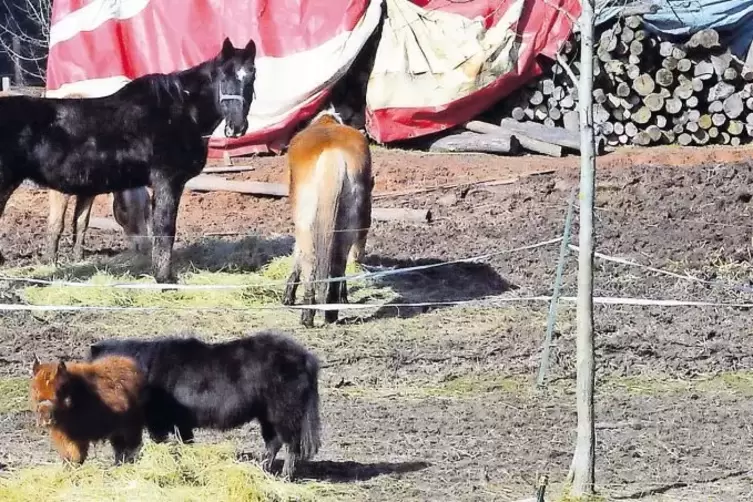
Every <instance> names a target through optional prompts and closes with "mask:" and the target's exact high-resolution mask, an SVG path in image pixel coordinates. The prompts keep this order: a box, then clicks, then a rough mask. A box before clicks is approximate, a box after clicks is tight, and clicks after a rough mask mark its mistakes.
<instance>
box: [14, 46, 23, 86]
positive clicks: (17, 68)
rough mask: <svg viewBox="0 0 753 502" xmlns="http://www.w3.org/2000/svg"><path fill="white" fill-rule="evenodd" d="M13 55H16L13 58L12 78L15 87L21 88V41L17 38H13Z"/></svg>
mask: <svg viewBox="0 0 753 502" xmlns="http://www.w3.org/2000/svg"><path fill="white" fill-rule="evenodd" d="M13 53H14V54H15V55H16V56H15V57H14V58H13V78H14V80H15V83H16V86H18V87H21V86H23V85H24V75H23V70H22V68H21V64H22V61H21V57H20V56H21V39H20V38H18V37H17V36H14V37H13Z"/></svg>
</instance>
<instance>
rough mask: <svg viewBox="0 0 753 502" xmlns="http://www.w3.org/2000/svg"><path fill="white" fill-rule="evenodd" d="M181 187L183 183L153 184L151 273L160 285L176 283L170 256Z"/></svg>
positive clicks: (173, 241) (164, 182) (161, 181)
mask: <svg viewBox="0 0 753 502" xmlns="http://www.w3.org/2000/svg"><path fill="white" fill-rule="evenodd" d="M183 185H184V184H183V183H175V182H173V183H170V182H169V181H163V180H158V181H157V182H154V196H153V202H152V204H153V206H154V212H153V216H152V228H153V229H154V230H153V231H154V246H153V247H152V273H153V274H154V278H155V279H156V281H157V282H158V283H161V284H166V283H169V284H173V283H175V282H177V278H176V277H175V275H174V274H173V271H172V255H173V244H174V243H175V221H176V219H177V217H178V206H179V204H180V195H181V193H182V192H183Z"/></svg>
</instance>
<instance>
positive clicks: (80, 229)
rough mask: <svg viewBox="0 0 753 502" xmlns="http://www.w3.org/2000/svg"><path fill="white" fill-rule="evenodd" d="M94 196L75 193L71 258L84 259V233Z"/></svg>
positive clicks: (75, 259)
mask: <svg viewBox="0 0 753 502" xmlns="http://www.w3.org/2000/svg"><path fill="white" fill-rule="evenodd" d="M93 202H94V196H89V195H77V196H76V207H75V209H74V210H73V234H74V240H73V260H74V261H81V260H83V259H84V234H85V233H86V229H87V228H89V216H91V212H92V203H93Z"/></svg>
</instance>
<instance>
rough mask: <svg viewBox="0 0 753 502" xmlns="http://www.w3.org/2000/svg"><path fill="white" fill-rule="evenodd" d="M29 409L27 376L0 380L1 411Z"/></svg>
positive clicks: (9, 411) (13, 411)
mask: <svg viewBox="0 0 753 502" xmlns="http://www.w3.org/2000/svg"><path fill="white" fill-rule="evenodd" d="M28 409H29V380H28V379H26V378H4V379H2V380H0V413H15V412H19V411H26V410H28ZM0 500H2V499H0Z"/></svg>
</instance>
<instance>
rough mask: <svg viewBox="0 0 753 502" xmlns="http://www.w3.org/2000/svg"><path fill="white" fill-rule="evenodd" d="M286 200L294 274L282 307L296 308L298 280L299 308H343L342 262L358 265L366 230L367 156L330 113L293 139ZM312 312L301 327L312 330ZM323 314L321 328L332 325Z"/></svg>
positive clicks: (363, 144) (357, 137) (360, 139)
mask: <svg viewBox="0 0 753 502" xmlns="http://www.w3.org/2000/svg"><path fill="white" fill-rule="evenodd" d="M288 165H289V168H290V200H291V203H292V206H293V219H294V221H295V251H294V263H293V270H292V273H291V274H290V277H289V278H288V281H287V287H286V288H285V294H284V296H283V303H284V304H285V305H292V304H293V303H294V302H295V293H296V288H297V283H298V281H299V280H300V277H301V275H303V281H302V282H303V285H304V286H303V287H304V293H303V303H304V304H307V305H312V304H315V303H324V302H326V303H347V301H348V292H347V287H346V285H345V281H340V282H326V280H327V279H329V278H332V277H342V276H344V275H345V267H346V265H347V261H348V260H349V259H350V260H353V261H358V262H360V261H361V259H362V258H363V255H364V252H365V248H366V237H367V235H368V232H369V227H370V226H371V190H372V188H373V185H374V179H373V178H372V176H371V151H370V150H369V143H368V141H367V139H366V138H365V137H364V135H363V134H361V133H360V132H359V131H358V130H356V129H353V128H352V127H348V126H346V125H344V124H343V122H342V119H341V118H340V116H339V115H338V114H337V113H336V112H335V111H334V109H333V108H331V107H330V108H329V109H327V110H324V111H322V112H321V113H319V114H318V115H317V116H316V117H315V118H314V120H312V121H311V123H310V124H309V125H308V127H306V128H305V129H303V130H302V131H300V132H299V133H298V134H296V135H295V136H294V137H293V139H292V140H291V142H290V147H289V149H288ZM315 313H316V312H315V310H313V309H307V310H304V311H303V313H302V314H301V324H303V325H304V326H306V327H312V326H313V325H314V314H315ZM337 317H338V312H337V311H336V310H328V311H326V312H325V314H324V320H325V322H326V323H332V322H335V321H337Z"/></svg>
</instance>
